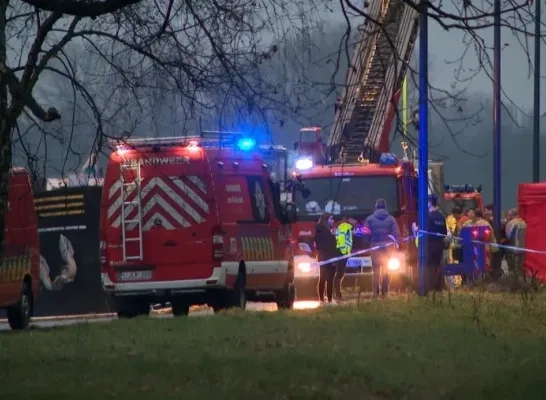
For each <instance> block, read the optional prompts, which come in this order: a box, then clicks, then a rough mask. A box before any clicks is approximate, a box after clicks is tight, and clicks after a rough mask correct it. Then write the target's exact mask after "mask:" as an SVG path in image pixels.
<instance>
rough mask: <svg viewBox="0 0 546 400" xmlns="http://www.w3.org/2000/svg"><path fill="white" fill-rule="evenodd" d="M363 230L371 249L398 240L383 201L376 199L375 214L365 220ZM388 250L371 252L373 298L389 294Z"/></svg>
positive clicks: (398, 233) (396, 230)
mask: <svg viewBox="0 0 546 400" xmlns="http://www.w3.org/2000/svg"><path fill="white" fill-rule="evenodd" d="M364 229H365V230H366V232H367V234H368V235H369V237H370V245H371V247H374V246H380V245H387V244H389V243H392V241H393V239H394V240H396V241H397V240H398V239H399V238H400V229H399V228H398V223H397V222H396V220H395V219H394V217H393V216H392V215H391V214H389V212H388V211H387V202H386V201H385V200H384V199H378V200H377V201H376V203H375V212H374V213H373V214H372V215H370V216H368V218H366V221H365V222H364ZM388 250H389V249H388V248H387V247H385V248H383V249H379V250H375V251H373V252H372V269H373V278H372V289H373V293H374V296H379V294H381V295H382V296H386V295H387V294H388V292H389V280H390V277H389V272H388V270H387V265H386V264H387V260H388V256H389V252H388Z"/></svg>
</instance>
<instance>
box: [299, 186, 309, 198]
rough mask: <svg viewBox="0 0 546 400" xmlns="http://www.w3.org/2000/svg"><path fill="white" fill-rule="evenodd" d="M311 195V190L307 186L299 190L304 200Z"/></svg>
mask: <svg viewBox="0 0 546 400" xmlns="http://www.w3.org/2000/svg"><path fill="white" fill-rule="evenodd" d="M310 196H311V191H310V190H309V189H307V188H303V189H302V190H301V197H303V198H304V199H305V200H307V199H308V198H309V197H310Z"/></svg>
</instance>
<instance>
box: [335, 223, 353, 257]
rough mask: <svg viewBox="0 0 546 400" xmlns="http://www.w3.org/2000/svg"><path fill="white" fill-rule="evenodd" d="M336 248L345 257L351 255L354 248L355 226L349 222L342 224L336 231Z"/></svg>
mask: <svg viewBox="0 0 546 400" xmlns="http://www.w3.org/2000/svg"><path fill="white" fill-rule="evenodd" d="M336 247H337V249H338V250H339V252H340V253H341V254H343V255H346V254H349V253H351V250H352V248H353V226H352V225H351V224H350V223H348V222H342V223H341V224H339V226H338V227H337V231H336Z"/></svg>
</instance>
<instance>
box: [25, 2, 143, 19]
mask: <svg viewBox="0 0 546 400" xmlns="http://www.w3.org/2000/svg"><path fill="white" fill-rule="evenodd" d="M22 1H23V2H24V3H27V4H28V5H31V6H33V7H36V8H39V9H40V10H44V11H51V12H60V13H62V14H67V15H72V16H75V17H82V18H84V17H89V18H96V17H99V16H101V15H106V14H111V13H113V12H116V11H119V10H121V9H122V8H125V7H127V6H131V5H134V4H138V3H140V2H141V0H104V1H100V0H97V1H78V0H22Z"/></svg>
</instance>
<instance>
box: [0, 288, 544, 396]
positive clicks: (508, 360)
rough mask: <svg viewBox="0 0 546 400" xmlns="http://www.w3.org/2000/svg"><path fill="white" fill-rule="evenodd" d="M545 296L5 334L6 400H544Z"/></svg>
mask: <svg viewBox="0 0 546 400" xmlns="http://www.w3.org/2000/svg"><path fill="white" fill-rule="evenodd" d="M545 315H546V297H545V296H543V295H536V296H534V297H531V298H530V300H529V299H527V300H525V301H524V299H523V298H522V297H521V296H519V295H516V296H511V297H510V296H507V295H501V294H499V295H491V294H489V295H484V294H474V295H470V294H458V295H454V296H453V297H452V298H448V296H447V295H444V297H443V298H442V300H441V301H438V300H437V299H436V300H435V301H433V300H432V299H430V298H429V299H419V298H415V297H403V296H401V297H396V298H392V299H388V300H387V301H375V302H367V303H362V304H360V305H359V306H346V307H336V308H326V309H320V310H305V311H291V312H279V313H276V312H263V313H260V312H252V313H251V312H247V313H226V314H224V315H218V316H214V317H205V318H189V319H148V318H142V319H136V320H131V321H114V322H112V323H97V324H89V325H79V326H72V327H64V328H55V329H33V330H30V331H28V332H23V333H12V332H10V333H5V334H0V398H2V399H3V398H6V399H14V398H17V399H46V398H47V399H50V398H51V399H57V400H58V399H63V398H66V399H104V398H117V399H132V400H139V399H161V398H173V399H175V398H176V399H200V400H201V399H213V398H216V399H255V400H261V399H313V400H320V399H344V400H345V399H347V400H353V399H468V400H470V399H472V400H473V399H496V400H497V399H525V400H529V399H542V398H546V388H545V385H544V383H543V379H544V378H543V377H544V367H545V366H546V342H545V340H544V338H545V337H546V318H545V317H544V316H545Z"/></svg>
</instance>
